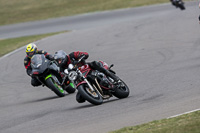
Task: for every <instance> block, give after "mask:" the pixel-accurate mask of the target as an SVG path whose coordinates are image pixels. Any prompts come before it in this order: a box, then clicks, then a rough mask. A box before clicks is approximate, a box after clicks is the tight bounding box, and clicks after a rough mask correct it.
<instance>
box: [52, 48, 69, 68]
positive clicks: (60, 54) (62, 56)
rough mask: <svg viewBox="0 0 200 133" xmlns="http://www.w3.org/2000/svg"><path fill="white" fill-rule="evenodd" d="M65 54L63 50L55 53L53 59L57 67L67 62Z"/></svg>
mask: <svg viewBox="0 0 200 133" xmlns="http://www.w3.org/2000/svg"><path fill="white" fill-rule="evenodd" d="M66 56H67V54H66V53H65V52H64V51H63V50H59V51H57V52H55V54H54V59H55V61H56V62H57V63H58V66H62V64H64V63H65V62H67V57H66Z"/></svg>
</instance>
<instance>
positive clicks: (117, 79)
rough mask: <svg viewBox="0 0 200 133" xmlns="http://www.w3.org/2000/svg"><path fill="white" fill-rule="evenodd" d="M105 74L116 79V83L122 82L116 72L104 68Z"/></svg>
mask: <svg viewBox="0 0 200 133" xmlns="http://www.w3.org/2000/svg"><path fill="white" fill-rule="evenodd" d="M104 74H105V75H106V76H108V77H111V78H112V79H113V80H114V84H115V83H118V82H120V79H119V78H118V77H117V76H116V75H115V74H113V73H111V72H110V71H108V70H106V69H105V70H104Z"/></svg>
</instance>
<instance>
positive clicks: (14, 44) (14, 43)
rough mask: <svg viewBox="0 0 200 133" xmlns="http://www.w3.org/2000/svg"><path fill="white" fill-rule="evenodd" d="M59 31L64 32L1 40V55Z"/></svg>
mask: <svg viewBox="0 0 200 133" xmlns="http://www.w3.org/2000/svg"><path fill="white" fill-rule="evenodd" d="M59 33H63V32H55V33H48V34H41V35H34V36H26V37H19V38H12V39H4V40H0V57H1V56H3V55H5V54H7V53H9V52H11V51H13V50H15V49H17V48H20V47H22V46H24V45H26V44H28V43H31V42H35V41H37V40H40V39H42V38H44V37H48V36H52V35H55V34H59Z"/></svg>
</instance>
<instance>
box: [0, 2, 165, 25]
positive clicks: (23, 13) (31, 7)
mask: <svg viewBox="0 0 200 133" xmlns="http://www.w3.org/2000/svg"><path fill="white" fill-rule="evenodd" d="M167 2H168V3H169V0H0V16H1V19H0V25H6V24H14V23H19V22H27V21H35V20H44V19H48V18H55V17H61V16H71V15H75V14H81V13H88V12H94V11H104V10H112V9H119V8H129V7H137V6H143V5H151V4H157V3H167Z"/></svg>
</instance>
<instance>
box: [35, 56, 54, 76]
mask: <svg viewBox="0 0 200 133" xmlns="http://www.w3.org/2000/svg"><path fill="white" fill-rule="evenodd" d="M49 64H50V60H48V59H46V58H45V56H44V55H43V54H36V55H34V56H33V57H32V58H31V68H32V73H33V74H34V73H37V74H42V73H44V71H45V70H47V69H48V66H49Z"/></svg>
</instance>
